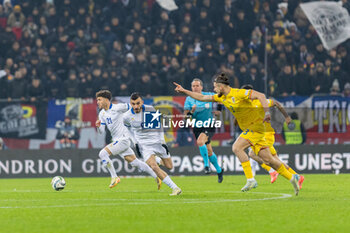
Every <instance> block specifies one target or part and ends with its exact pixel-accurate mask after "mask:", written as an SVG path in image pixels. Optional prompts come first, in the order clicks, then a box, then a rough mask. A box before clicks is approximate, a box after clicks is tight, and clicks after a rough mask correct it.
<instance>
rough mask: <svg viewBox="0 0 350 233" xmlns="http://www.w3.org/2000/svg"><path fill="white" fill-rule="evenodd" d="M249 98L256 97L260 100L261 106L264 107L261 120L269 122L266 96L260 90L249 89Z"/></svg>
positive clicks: (253, 98)
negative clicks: (263, 115) (263, 114)
mask: <svg viewBox="0 0 350 233" xmlns="http://www.w3.org/2000/svg"><path fill="white" fill-rule="evenodd" d="M250 99H252V100H255V99H258V100H259V101H260V103H261V106H262V107H263V108H264V111H265V117H264V120H263V122H265V121H266V122H270V120H271V114H270V111H269V103H268V102H267V99H266V96H265V95H264V94H263V93H261V92H258V91H254V90H251V95H250Z"/></svg>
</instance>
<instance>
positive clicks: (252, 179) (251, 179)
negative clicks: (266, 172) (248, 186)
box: [247, 178, 255, 181]
mask: <svg viewBox="0 0 350 233" xmlns="http://www.w3.org/2000/svg"><path fill="white" fill-rule="evenodd" d="M254 180H255V179H254V178H250V179H247V181H254Z"/></svg>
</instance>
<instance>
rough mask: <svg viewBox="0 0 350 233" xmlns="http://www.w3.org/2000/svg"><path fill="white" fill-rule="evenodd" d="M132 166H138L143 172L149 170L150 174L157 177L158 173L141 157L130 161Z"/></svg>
mask: <svg viewBox="0 0 350 233" xmlns="http://www.w3.org/2000/svg"><path fill="white" fill-rule="evenodd" d="M130 165H131V166H133V167H137V168H138V169H139V170H140V171H142V172H147V173H148V174H150V175H151V176H152V177H153V178H157V175H156V173H154V171H153V170H152V168H151V167H150V166H148V165H147V164H146V163H145V162H142V161H141V160H139V159H135V160H134V161H132V162H131V163H130Z"/></svg>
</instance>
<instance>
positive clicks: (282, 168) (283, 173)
mask: <svg viewBox="0 0 350 233" xmlns="http://www.w3.org/2000/svg"><path fill="white" fill-rule="evenodd" d="M277 172H278V173H279V174H280V175H281V176H283V177H284V178H286V179H288V180H291V179H292V177H293V175H292V173H290V172H289V171H288V170H287V169H286V167H285V166H284V165H283V164H282V165H281V166H280V167H279V168H278V169H277Z"/></svg>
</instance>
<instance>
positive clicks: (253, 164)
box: [250, 159, 259, 176]
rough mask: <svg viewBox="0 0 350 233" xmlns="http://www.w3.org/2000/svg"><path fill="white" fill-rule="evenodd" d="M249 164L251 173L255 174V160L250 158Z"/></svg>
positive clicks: (256, 164)
mask: <svg viewBox="0 0 350 233" xmlns="http://www.w3.org/2000/svg"><path fill="white" fill-rule="evenodd" d="M250 164H251V167H252V173H253V176H255V174H256V168H257V166H258V165H259V164H258V163H257V162H256V161H255V160H253V159H250Z"/></svg>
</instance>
